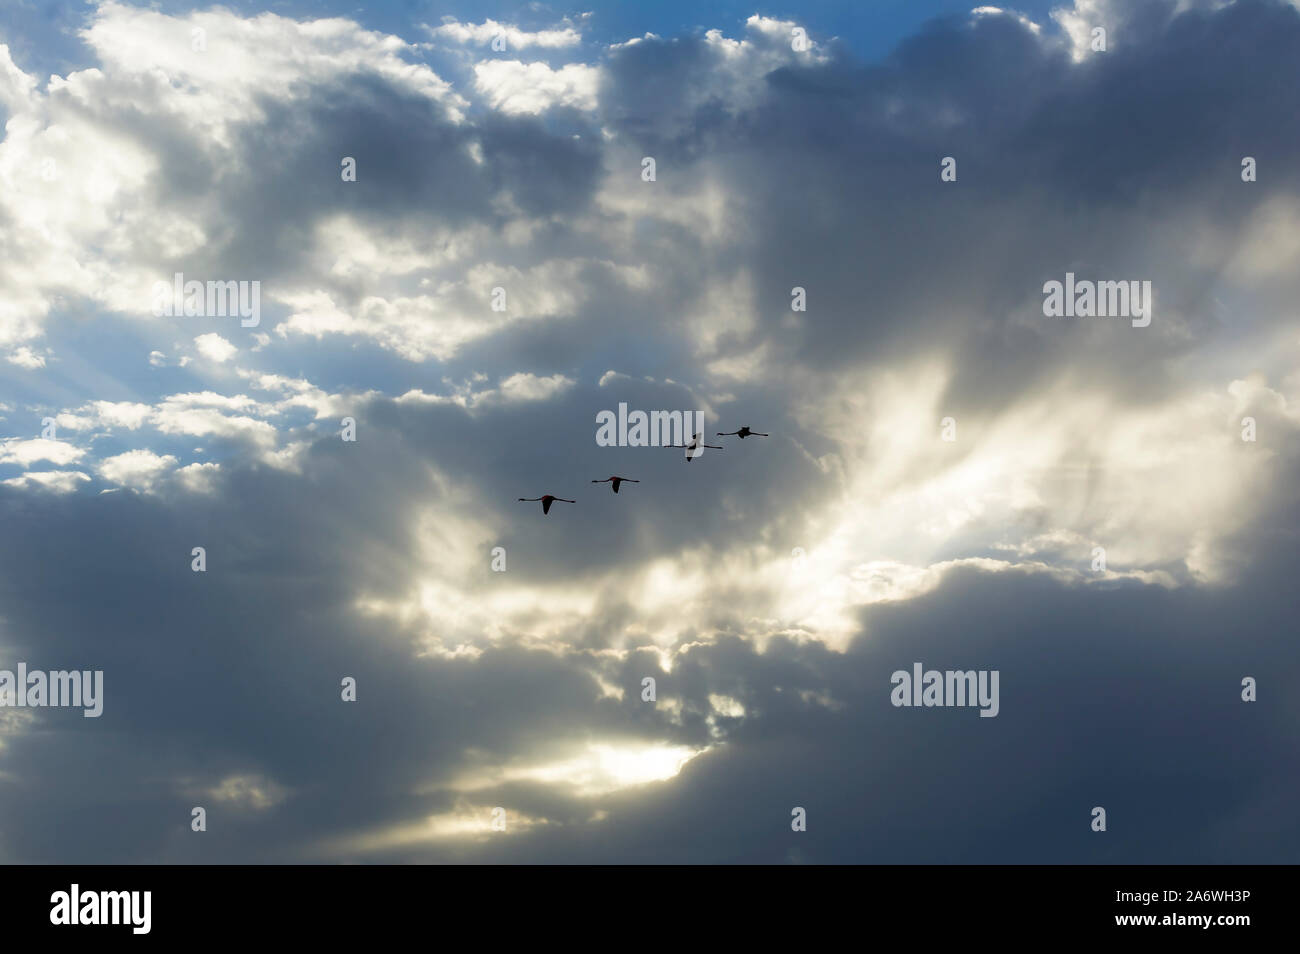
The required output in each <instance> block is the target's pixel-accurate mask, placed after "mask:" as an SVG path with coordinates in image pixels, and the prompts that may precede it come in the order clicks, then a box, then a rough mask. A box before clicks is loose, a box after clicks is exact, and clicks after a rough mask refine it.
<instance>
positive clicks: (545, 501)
mask: <svg viewBox="0 0 1300 954" xmlns="http://www.w3.org/2000/svg"><path fill="white" fill-rule="evenodd" d="M519 499H520V500H524V501H527V502H529V503H535V502H536V501H538V500H540V501H541V502H542V513H550V512H551V504H553V503H554V502H555V501H557V500H558V501H560V502H561V503H577V502H578V501H576V500H565V499H564V498H563V497H557V496H555V495H554V494H543V495H542V496H540V497H520V498H519Z"/></svg>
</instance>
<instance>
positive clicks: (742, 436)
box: [718, 427, 772, 441]
mask: <svg viewBox="0 0 1300 954" xmlns="http://www.w3.org/2000/svg"><path fill="white" fill-rule="evenodd" d="M733 435H734V436H736V437H739V438H740V439H741V440H742V441H743V440H744V439H745V438H746V437H771V436H772V435H770V434H760V433H759V432H758V431H751V430H750V429H749V428H748V427H742V428H741V429H740V430H738V431H718V436H719V437H731V436H733Z"/></svg>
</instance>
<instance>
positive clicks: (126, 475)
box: [98, 450, 176, 490]
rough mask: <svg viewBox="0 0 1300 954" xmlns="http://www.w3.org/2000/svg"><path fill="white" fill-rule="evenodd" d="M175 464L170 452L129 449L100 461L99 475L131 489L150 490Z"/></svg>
mask: <svg viewBox="0 0 1300 954" xmlns="http://www.w3.org/2000/svg"><path fill="white" fill-rule="evenodd" d="M175 464H176V458H175V457H173V456H171V455H170V454H166V455H158V454H155V453H153V452H152V451H147V450H130V451H126V452H125V453H122V454H117V455H115V456H113V457H109V458H106V459H105V460H102V461H100V463H99V467H98V471H99V475H100V476H101V477H103V478H104V479H105V480H110V481H112V482H113V483H115V484H121V485H122V486H124V487H129V488H131V489H133V490H152V489H153V487H154V485H155V484H156V483H157V482H158V479H159V478H160V477H161V476H162V475H163V473H165V472H166V471H168V470H170V469H171V468H172V467H173V466H175Z"/></svg>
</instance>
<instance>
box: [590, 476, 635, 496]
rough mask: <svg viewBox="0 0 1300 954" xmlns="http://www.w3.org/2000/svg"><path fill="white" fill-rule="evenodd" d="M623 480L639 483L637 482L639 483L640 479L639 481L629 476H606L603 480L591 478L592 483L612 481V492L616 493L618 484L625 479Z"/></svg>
mask: <svg viewBox="0 0 1300 954" xmlns="http://www.w3.org/2000/svg"><path fill="white" fill-rule="evenodd" d="M625 480H626V481H627V482H628V483H629V484H639V483H641V481H639V480H633V479H632V478H631V477H606V478H605V479H604V480H593V481H592V483H593V484H608V483H610V482H611V481H612V482H613V485H614V493H618V485H619V484H621V483H622V482H623V481H625Z"/></svg>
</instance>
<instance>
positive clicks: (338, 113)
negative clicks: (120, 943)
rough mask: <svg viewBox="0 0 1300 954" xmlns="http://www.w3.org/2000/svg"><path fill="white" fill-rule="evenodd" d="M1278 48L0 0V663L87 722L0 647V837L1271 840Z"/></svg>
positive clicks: (429, 846)
mask: <svg viewBox="0 0 1300 954" xmlns="http://www.w3.org/2000/svg"><path fill="white" fill-rule="evenodd" d="M1098 30H1101V31H1103V33H1102V35H1101V38H1100V39H1099V34H1098V33H1097V32H1096V31H1098ZM498 37H499V38H501V40H502V41H503V42H498V43H496V47H502V48H494V42H493V41H494V38H498ZM1298 80H1300V10H1298V9H1297V6H1296V5H1295V4H1291V3H1286V2H1282V0H1235V2H1231V3H1224V2H1217V0H1216V2H1201V0H1180V2H1166V0H1126V2H1116V0H1075V2H1074V4H1073V5H1070V4H1050V3H1046V4H1025V5H1021V6H1020V7H1018V8H1017V9H1015V10H1011V9H1000V8H997V7H993V6H978V7H975V8H973V9H972V7H971V6H970V5H969V4H957V3H949V2H934V3H927V2H906V3H905V2H894V0H888V2H869V3H856V4H847V3H830V2H809V3H801V4H798V5H792V6H791V7H773V6H760V7H755V6H753V5H744V4H740V3H732V2H725V3H718V4H709V5H701V4H687V3H662V4H660V3H657V4H653V5H651V4H644V5H643V4H623V3H583V4H579V5H574V6H565V5H562V4H557V5H551V4H544V3H533V4H523V5H521V4H517V3H451V4H435V3H426V2H392V3H374V4H366V5H364V6H358V5H354V4H346V3H305V2H294V3H288V2H286V3H270V4H269V5H268V4H257V3H253V2H232V3H228V4H226V5H223V6H207V5H195V4H189V3H174V2H158V3H153V4H144V3H133V2H125V0H123V2H115V0H95V2H89V3H73V2H48V3H47V2H37V0H17V2H13V3H7V4H5V5H4V7H3V10H0V122H3V123H4V132H3V139H0V292H2V293H0V686H2V685H3V680H4V671H14V672H16V671H17V669H18V666H19V664H22V665H24V666H25V667H26V669H27V670H28V671H32V670H39V671H44V672H54V671H84V672H98V673H102V700H101V701H102V712H101V713H100V714H99V715H98V716H96V717H89V718H88V717H86V715H85V714H84V713H83V711H82V710H81V709H79V708H77V707H75V706H62V707H55V706H44V707H41V706H22V707H20V706H18V705H16V702H15V701H6V697H5V694H4V690H3V689H2V688H0V862H4V863H67V864H91V863H94V864H103V863H182V864H205V863H206V864H211V863H287V862H304V863H321V864H334V863H563V864H571V863H611V864H626V863H656V864H657V863H715V864H716V863H721V864H737V863H763V864H767V863H812V864H816V863H867V864H871V863H926V864H930V863H936V864H940V863H942V864H971V863H982V864H1008V863H1047V864H1094V863H1122V864H1130V863H1133V864H1161V863H1173V864H1179V863H1200V864H1220V863H1293V862H1294V861H1295V859H1296V857H1297V852H1298V851H1300V824H1298V823H1297V821H1296V816H1295V811H1294V801H1295V798H1294V796H1295V792H1296V791H1297V786H1298V784H1300V759H1298V758H1297V756H1298V755H1300V745H1298V743H1300V731H1298V728H1300V697H1298V696H1297V694H1296V687H1297V685H1300V654H1298V653H1297V652H1296V649H1295V639H1296V635H1295V634H1296V621H1297V596H1296V590H1295V587H1294V580H1293V568H1294V566H1295V565H1296V562H1297V558H1300V532H1298V531H1300V519H1298V518H1300V498H1298V497H1297V488H1298V487H1300V482H1298V481H1297V477H1298V476H1300V455H1298V454H1297V436H1298V435H1300V360H1298V359H1300V324H1298V323H1297V321H1296V318H1297V312H1296V304H1295V302H1296V295H1297V291H1300V271H1298V270H1297V268H1296V263H1297V260H1300V161H1298V160H1300V127H1297V125H1296V123H1295V121H1294V120H1295V117H1296V115H1298V114H1300V82H1297V81H1298ZM647 160H652V161H653V162H652V164H650V163H648V162H647ZM651 172H653V174H651ZM177 274H180V275H182V276H183V278H182V279H181V281H182V282H185V281H198V282H201V283H208V282H221V283H225V282H234V283H237V285H238V287H239V288H240V289H241V290H242V291H243V292H244V293H245V295H246V297H245V299H244V301H245V302H246V303H247V304H248V305H249V308H248V309H246V311H245V312H243V313H235V314H218V313H215V312H214V309H212V308H210V307H207V306H208V305H210V304H211V303H210V302H207V301H206V300H204V301H201V302H200V307H197V308H196V309H194V310H196V311H199V312H202V313H201V314H188V315H187V314H185V313H184V312H185V308H184V307H181V308H179V309H177V311H178V312H179V313H170V314H169V313H168V312H169V311H171V310H172V309H169V308H167V307H164V306H163V305H161V304H160V300H161V299H160V296H159V293H158V285H159V283H160V282H161V283H162V285H163V287H164V288H170V287H171V286H172V282H173V280H174V276H176V275H177ZM1053 282H1058V283H1061V284H1062V285H1063V286H1064V285H1067V284H1070V285H1072V286H1074V283H1076V282H1077V283H1081V284H1086V283H1097V287H1099V288H1100V287H1101V286H1100V283H1103V282H1112V283H1113V282H1125V283H1128V282H1133V283H1135V284H1134V285H1133V286H1132V288H1133V289H1134V297H1133V299H1132V301H1131V302H1130V303H1129V304H1130V305H1131V306H1132V307H1131V308H1130V309H1128V310H1126V311H1124V313H1122V314H1119V315H1111V316H1108V317H1102V316H1097V315H1093V316H1086V315H1083V314H1080V315H1075V316H1067V315H1065V314H1060V313H1056V312H1053V310H1052V308H1051V307H1049V304H1048V299H1049V297H1050V295H1049V289H1050V287H1051V283H1053ZM232 287H234V286H232ZM1074 287H1079V286H1074ZM1126 287H1127V286H1126ZM1146 289H1149V292H1148V291H1146ZM1112 290H1113V289H1112ZM254 291H256V294H257V296H258V297H257V298H256V299H254V298H253V297H252V295H253V293H254ZM1139 291H1140V292H1142V293H1141V295H1140V297H1139V296H1138V294H1137V293H1138V292H1139ZM171 297H172V296H171V295H170V293H169V294H168V295H166V296H165V298H166V299H167V301H166V304H167V305H170V304H171V303H172V302H171ZM1102 297H1104V295H1101V296H1099V300H1100V298H1102ZM254 301H255V302H256V303H257V306H256V307H255V308H254V307H252V303H253V302H254ZM1115 301H1119V299H1118V298H1116V299H1115ZM1139 301H1140V302H1141V303H1142V307H1141V308H1139V307H1138V302H1139ZM1071 304H1074V302H1073V301H1072V302H1071ZM182 305H183V303H182ZM218 310H219V309H218ZM1073 310H1074V309H1073V308H1072V309H1071V311H1073ZM1130 312H1132V313H1131V314H1130ZM620 405H624V406H625V408H626V409H627V410H628V411H638V410H639V411H643V412H646V413H649V412H652V411H661V412H674V411H680V412H683V413H689V414H696V413H698V414H701V415H703V421H704V427H703V431H704V433H705V434H706V435H707V436H708V438H709V439H710V442H711V443H716V444H718V445H720V446H721V447H722V449H721V450H706V451H704V453H703V454H701V455H700V456H699V457H697V458H694V459H691V460H690V461H689V462H687V461H686V459H685V458H684V454H683V452H682V451H681V450H680V449H678V450H665V449H664V448H662V447H644V446H627V442H624V446H607V445H608V443H609V442H608V441H603V440H602V439H601V438H600V435H599V424H598V422H599V420H600V418H601V416H602V414H607V413H613V414H617V413H618V411H619V408H620ZM741 426H749V427H752V428H753V429H754V430H755V431H758V432H761V433H763V434H766V435H769V436H766V437H750V438H746V439H743V440H741V439H738V438H737V437H735V436H727V437H717V438H714V437H713V435H714V434H715V433H717V432H722V431H735V430H737V429H738V428H740V427H741ZM610 475H620V476H624V477H628V478H632V479H634V480H636V481H637V482H636V483H626V484H623V485H622V487H621V489H620V491H619V493H617V494H614V493H611V489H610V484H608V483H603V484H597V483H592V482H591V481H593V480H597V479H602V478H606V477H608V476H610ZM543 494H550V495H554V496H557V497H560V498H565V499H571V500H574V501H576V502H575V503H572V504H569V503H556V504H554V506H552V507H551V508H550V511H549V513H544V512H543V510H542V508H541V505H540V504H538V503H536V502H524V503H521V502H519V498H536V497H540V496H541V495H543ZM196 548H197V549H196ZM914 666H920V667H921V671H922V672H925V671H929V670H934V671H938V672H940V673H943V672H948V671H956V672H974V673H980V674H983V676H986V677H989V678H991V677H992V675H996V677H997V682H996V685H997V687H998V692H997V701H996V705H994V706H988V705H982V706H975V705H960V704H955V705H954V704H942V705H930V704H921V705H902V704H900V700H901V699H903V698H906V699H907V701H911V697H910V693H901V694H900V693H899V692H898V691H897V686H898V683H899V679H900V675H905V676H908V677H910V675H911V673H912V672H913V670H914ZM647 680H653V683H652V684H650V683H647ZM651 685H652V687H653V692H651V691H650V689H649V688H648V686H651ZM917 692H918V698H919V695H920V689H919V687H918V689H917ZM15 698H16V697H15ZM945 698H946V701H947V702H948V703H952V702H953V701H954V700H953V699H952V697H951V696H948V697H943V696H941V697H940V700H939V701H940V702H943V701H945ZM198 809H202V811H201V812H199V811H197V810H198ZM1099 810H1100V814H1099Z"/></svg>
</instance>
